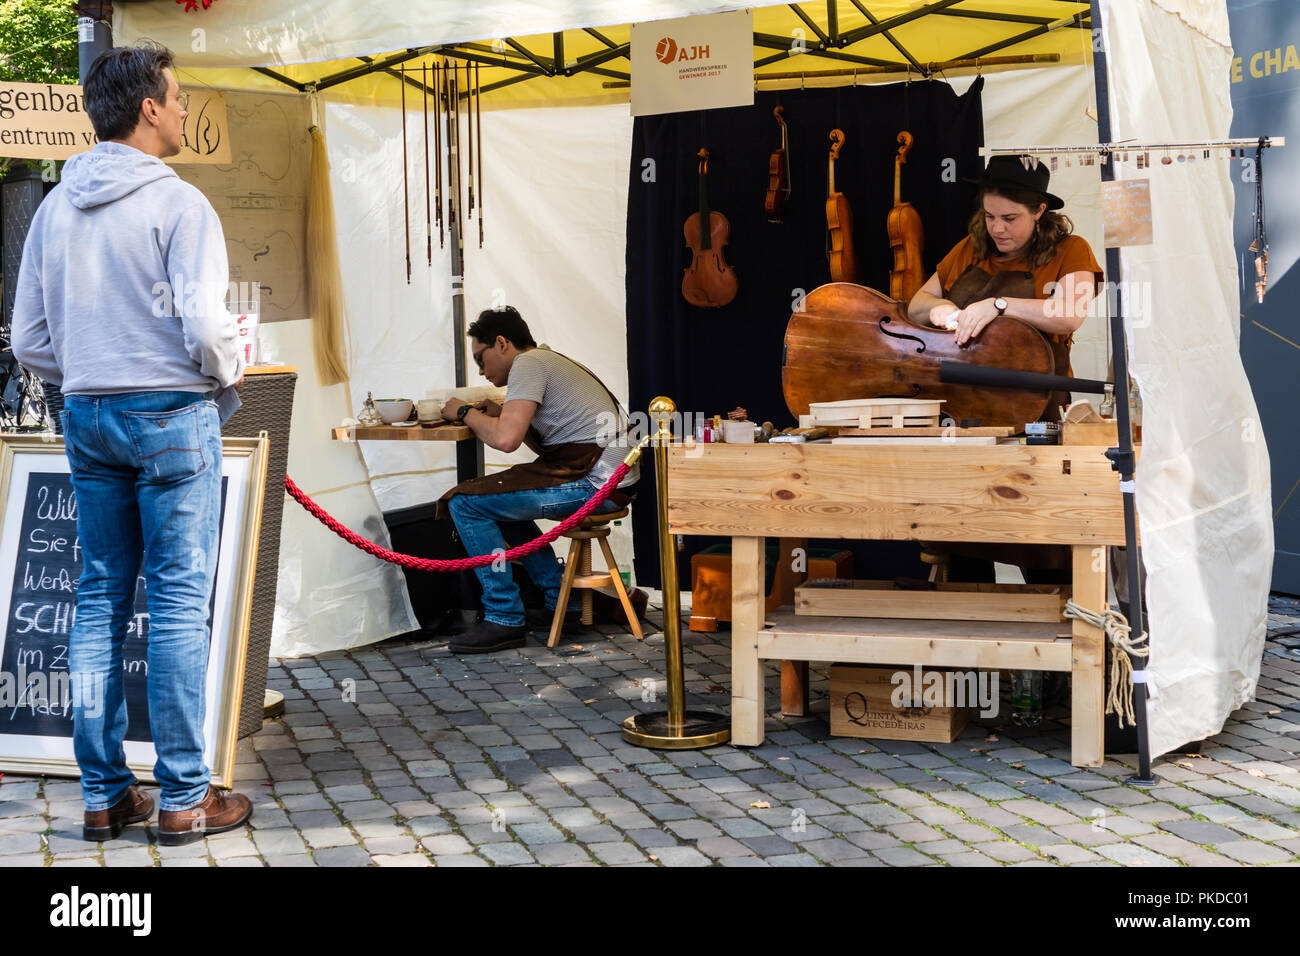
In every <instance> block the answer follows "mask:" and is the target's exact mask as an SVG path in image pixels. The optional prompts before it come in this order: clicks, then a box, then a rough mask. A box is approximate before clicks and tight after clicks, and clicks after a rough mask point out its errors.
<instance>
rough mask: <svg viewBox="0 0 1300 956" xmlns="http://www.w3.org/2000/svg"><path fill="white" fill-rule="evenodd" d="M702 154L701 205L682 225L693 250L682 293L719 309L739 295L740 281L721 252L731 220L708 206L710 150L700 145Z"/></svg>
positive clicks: (696, 303)
mask: <svg viewBox="0 0 1300 956" xmlns="http://www.w3.org/2000/svg"><path fill="white" fill-rule="evenodd" d="M699 157H700V209H699V212H693V213H691V214H690V215H689V216H688V217H687V218H686V225H685V226H683V227H682V232H683V233H684V234H685V236H686V245H687V246H689V247H690V250H691V253H692V259H691V264H690V265H689V266H688V267H687V268H686V269H685V270H683V275H682V295H683V296H685V298H686V301H687V302H689V303H690V304H691V305H694V306H699V307H700V308H702V309H720V308H722V306H724V305H726V304H727V303H728V302H730V301H731V300H732V299H734V298H735V297H736V292H737V290H739V288H740V283H739V282H738V281H737V279H736V270H735V269H733V268H732V267H731V266H729V265H727V260H726V258H725V257H724V256H723V254H722V247H723V246H725V245H726V244H727V239H728V238H729V237H730V235H731V223H729V222H727V217H726V216H724V215H723V214H722V213H720V212H714V211H713V210H711V209H709V151H708V150H707V149H701V150H700V152H699Z"/></svg>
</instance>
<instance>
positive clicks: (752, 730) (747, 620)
mask: <svg viewBox="0 0 1300 956" xmlns="http://www.w3.org/2000/svg"><path fill="white" fill-rule="evenodd" d="M764 543H765V542H764V540H763V539H762V538H755V537H733V538H732V539H731V742H732V743H733V744H735V745H736V746H739V747H757V746H759V745H760V744H761V743H762V742H763V716H764V702H763V662H762V661H760V660H759V657H758V642H757V638H758V634H759V632H760V631H761V630H762V629H763V614H764V611H763V605H764V601H765V599H766V597H767V595H766V594H765V593H764V591H765V585H766V583H767V582H766V581H765V578H766V574H765V568H764V563H765V562H764V553H763V552H764Z"/></svg>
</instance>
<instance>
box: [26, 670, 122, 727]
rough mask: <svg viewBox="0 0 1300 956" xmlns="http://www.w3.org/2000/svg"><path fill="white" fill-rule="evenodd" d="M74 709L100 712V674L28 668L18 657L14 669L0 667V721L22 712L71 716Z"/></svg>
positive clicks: (96, 715) (89, 713) (98, 714)
mask: <svg viewBox="0 0 1300 956" xmlns="http://www.w3.org/2000/svg"><path fill="white" fill-rule="evenodd" d="M42 663H44V662H43V661H42ZM74 710H80V711H81V712H82V713H83V714H84V715H85V716H86V717H92V718H99V717H102V716H103V715H104V675H103V674H102V673H100V672H95V673H86V674H74V673H72V672H71V671H66V670H49V671H47V670H44V669H42V668H41V667H40V666H39V665H38V667H37V669H35V670H30V671H29V670H28V669H27V661H26V660H22V659H20V660H19V661H18V665H17V668H16V670H15V671H8V670H0V722H2V721H11V720H14V719H15V718H16V717H18V716H19V715H20V714H22V712H23V711H27V712H28V715H29V716H30V717H36V716H38V715H43V716H46V717H71V716H72V714H73V711H74ZM0 726H2V723H0Z"/></svg>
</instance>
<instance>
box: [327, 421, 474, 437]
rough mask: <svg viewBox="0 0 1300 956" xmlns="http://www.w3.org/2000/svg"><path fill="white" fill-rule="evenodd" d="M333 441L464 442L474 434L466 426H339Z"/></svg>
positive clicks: (334, 433)
mask: <svg viewBox="0 0 1300 956" xmlns="http://www.w3.org/2000/svg"><path fill="white" fill-rule="evenodd" d="M332 435H333V438H334V440H335V441H465V440H466V439H467V438H473V437H474V432H473V431H471V430H470V428H469V426H467V425H443V424H438V425H424V424H417V425H409V426H400V427H399V426H396V425H373V426H367V425H340V426H338V427H337V428H335V429H334V430H333V433H332Z"/></svg>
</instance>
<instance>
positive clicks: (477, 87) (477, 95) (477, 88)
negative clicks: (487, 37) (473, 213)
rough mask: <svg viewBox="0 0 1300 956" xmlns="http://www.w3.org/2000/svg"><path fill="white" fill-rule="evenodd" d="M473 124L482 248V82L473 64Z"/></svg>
mask: <svg viewBox="0 0 1300 956" xmlns="http://www.w3.org/2000/svg"><path fill="white" fill-rule="evenodd" d="M474 117H475V119H474V125H475V126H476V127H477V128H476V131H475V136H477V138H478V247H479V248H480V249H482V248H483V84H482V82H481V81H480V80H479V75H478V64H477V63H475V64H474Z"/></svg>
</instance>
